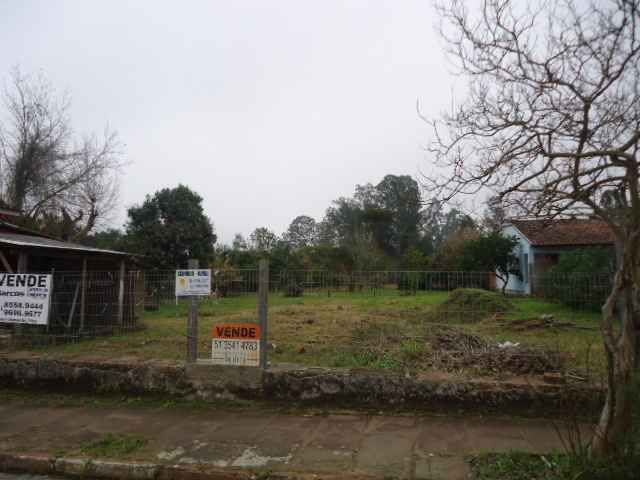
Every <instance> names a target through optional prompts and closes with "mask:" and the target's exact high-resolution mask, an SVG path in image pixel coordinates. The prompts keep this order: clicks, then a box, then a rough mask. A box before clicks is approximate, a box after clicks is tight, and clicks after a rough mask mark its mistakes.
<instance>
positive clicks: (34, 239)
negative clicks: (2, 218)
mask: <svg viewBox="0 0 640 480" xmlns="http://www.w3.org/2000/svg"><path fill="white" fill-rule="evenodd" d="M0 245H11V246H14V247H29V248H42V249H55V250H64V251H68V252H82V253H89V254H99V255H121V256H131V254H129V253H126V252H118V251H116V250H104V249H102V248H94V247H87V246H85V245H80V244H78V243H71V242H63V241H61V240H55V239H52V238H45V237H38V236H35V235H24V234H22V233H11V232H0Z"/></svg>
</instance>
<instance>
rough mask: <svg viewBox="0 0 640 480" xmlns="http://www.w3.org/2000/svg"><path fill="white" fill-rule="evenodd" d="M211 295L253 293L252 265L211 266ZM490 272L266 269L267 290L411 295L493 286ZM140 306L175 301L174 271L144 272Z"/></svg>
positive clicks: (293, 293) (255, 279)
mask: <svg viewBox="0 0 640 480" xmlns="http://www.w3.org/2000/svg"><path fill="white" fill-rule="evenodd" d="M211 282H212V285H211V294H212V296H215V297H217V298H223V297H234V296H240V295H248V294H256V293H257V291H258V283H259V282H258V270H257V269H229V270H214V271H213V272H212V280H211ZM495 285H496V281H495V275H494V274H493V273H492V272H439V271H355V272H348V273H344V272H331V271H326V270H287V271H281V272H271V273H270V276H269V292H271V293H281V294H283V295H285V296H290V297H298V296H303V295H309V294H312V295H327V296H331V294H332V293H340V292H343V293H360V294H365V295H410V294H417V293H418V292H426V291H451V290H455V289H457V288H481V289H485V290H491V289H494V288H495ZM144 290H145V305H146V307H147V308H148V309H155V308H158V306H159V305H160V304H163V303H167V302H176V297H175V271H174V270H153V271H146V272H145V286H144Z"/></svg>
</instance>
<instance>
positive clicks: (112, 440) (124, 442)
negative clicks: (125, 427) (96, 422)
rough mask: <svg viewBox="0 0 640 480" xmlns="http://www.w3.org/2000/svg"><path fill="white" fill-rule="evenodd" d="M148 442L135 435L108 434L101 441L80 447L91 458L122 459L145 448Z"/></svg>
mask: <svg viewBox="0 0 640 480" xmlns="http://www.w3.org/2000/svg"><path fill="white" fill-rule="evenodd" d="M146 444H147V440H146V439H144V438H142V437H138V436H135V435H114V434H112V433H107V434H106V435H105V436H104V437H103V438H101V439H100V440H94V441H93V442H89V443H87V444H85V445H82V446H81V447H80V452H81V453H83V454H84V455H88V456H90V457H101V458H120V457H123V456H125V455H129V454H130V453H133V452H135V451H136V450H138V449H140V448H142V447H144V446H145V445H146Z"/></svg>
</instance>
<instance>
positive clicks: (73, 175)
mask: <svg viewBox="0 0 640 480" xmlns="http://www.w3.org/2000/svg"><path fill="white" fill-rule="evenodd" d="M3 93H4V94H3V104H4V105H3V106H4V111H2V112H0V113H1V115H0V173H1V176H0V200H1V202H2V203H3V204H4V205H5V206H6V207H9V208H12V209H15V210H17V211H19V212H21V213H22V214H23V218H24V221H25V223H26V224H28V225H30V226H38V227H40V228H43V229H45V230H48V231H49V232H50V233H54V234H58V235H60V236H62V237H66V238H79V237H82V236H84V235H86V234H87V233H88V232H89V231H91V230H92V229H93V228H94V227H95V226H96V224H97V223H98V222H99V221H100V220H102V219H104V218H105V217H106V216H107V215H108V214H109V213H110V211H111V210H112V209H113V207H114V205H115V201H116V197H117V188H118V173H119V169H120V166H121V160H120V156H121V152H120V144H119V142H118V139H117V136H116V134H115V133H113V132H110V131H108V130H105V132H104V134H103V136H101V137H98V136H96V135H88V136H84V137H81V138H77V137H76V136H75V135H74V132H73V130H72V128H71V120H70V117H69V107H70V100H69V96H68V95H66V94H60V95H59V94H57V92H56V91H55V89H54V88H53V86H52V85H51V83H50V82H49V81H48V80H47V79H46V78H45V77H44V76H43V75H34V76H29V75H23V74H22V73H21V72H20V71H19V70H18V69H14V70H13V72H12V73H11V74H10V77H9V83H8V85H7V86H6V87H5V89H4V92H3Z"/></svg>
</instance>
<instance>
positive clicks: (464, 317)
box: [47, 292, 604, 377]
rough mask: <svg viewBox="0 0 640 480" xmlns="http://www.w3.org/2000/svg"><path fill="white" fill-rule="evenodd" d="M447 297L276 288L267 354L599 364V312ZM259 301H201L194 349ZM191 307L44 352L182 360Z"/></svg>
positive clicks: (461, 370) (419, 363)
mask: <svg viewBox="0 0 640 480" xmlns="http://www.w3.org/2000/svg"><path fill="white" fill-rule="evenodd" d="M448 298H449V294H447V293H446V292H422V293H420V292H419V293H418V294H416V295H406V296H402V295H389V294H387V295H383V296H372V295H370V294H367V295H365V294H347V293H342V294H333V295H332V296H327V295H326V293H325V294H315V295H314V294H305V296H304V297H300V298H286V297H284V296H282V295H281V294H273V295H271V296H270V298H269V302H270V305H269V323H270V326H269V328H270V332H269V342H270V344H271V346H270V351H269V358H270V361H272V362H274V363H283V362H287V363H297V364H306V365H320V366H331V367H369V368H381V369H391V370H397V371H409V372H412V373H415V372H419V371H433V370H437V371H447V372H450V373H457V374H461V375H489V376H493V377H500V376H509V375H520V374H522V375H525V374H536V375H541V374H544V373H551V372H563V373H567V372H568V373H570V374H571V375H574V376H577V377H585V376H586V375H596V376H599V375H600V374H601V372H602V367H603V362H604V358H603V352H602V346H601V340H600V333H599V329H598V319H599V315H598V313H595V312H593V313H592V312H579V311H575V310H571V309H569V308H567V307H564V306H562V305H558V304H554V303H549V302H544V301H541V300H536V299H531V298H514V299H511V300H510V302H511V307H510V308H508V309H501V310H507V311H505V312H497V313H496V312H495V311H491V309H487V308H486V306H485V305H484V303H482V302H481V301H475V300H474V301H465V302H466V303H464V302H463V303H462V304H455V303H454V304H451V303H450V302H449V303H448V302H447V300H448ZM256 301H257V300H256V297H255V296H241V297H234V298H223V299H220V300H205V301H202V302H201V306H200V341H199V356H200V357H203V358H205V357H207V356H208V355H210V349H211V347H210V338H211V331H212V328H213V325H214V324H216V323H221V322H254V321H256V309H257V305H256ZM187 311H188V303H187V302H184V303H181V304H180V305H177V306H176V305H165V306H163V307H161V308H160V310H159V311H156V312H147V313H146V314H145V319H144V323H145V324H146V327H147V328H146V330H144V331H140V332H137V333H133V334H128V335H122V336H114V337H103V338H98V339H95V340H89V341H84V342H81V343H77V344H67V345H60V346H57V347H48V348H47V353H50V354H52V355H56V356H64V357H79V356H90V357H104V358H122V357H135V358H140V359H165V360H182V359H184V358H185V350H186V346H185V345H186V319H187ZM505 342H508V343H506V344H505ZM513 344H518V345H517V346H514V345H513Z"/></svg>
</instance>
